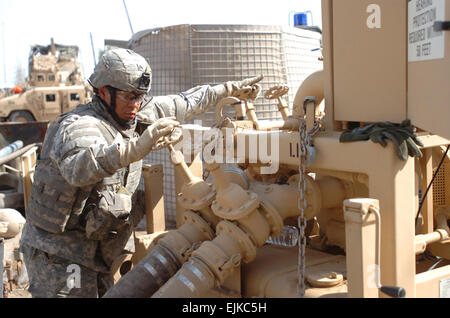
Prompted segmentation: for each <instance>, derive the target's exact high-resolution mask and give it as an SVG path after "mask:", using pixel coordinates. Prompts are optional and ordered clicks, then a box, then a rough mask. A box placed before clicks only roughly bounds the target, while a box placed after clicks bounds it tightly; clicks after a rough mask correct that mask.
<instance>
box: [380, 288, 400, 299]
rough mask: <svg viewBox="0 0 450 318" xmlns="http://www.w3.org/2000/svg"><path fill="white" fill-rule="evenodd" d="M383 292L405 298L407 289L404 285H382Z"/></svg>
mask: <svg viewBox="0 0 450 318" xmlns="http://www.w3.org/2000/svg"><path fill="white" fill-rule="evenodd" d="M380 290H381V292H382V293H384V294H386V295H388V296H391V297H393V298H405V296H406V291H405V289H404V288H403V287H397V286H381V288H380Z"/></svg>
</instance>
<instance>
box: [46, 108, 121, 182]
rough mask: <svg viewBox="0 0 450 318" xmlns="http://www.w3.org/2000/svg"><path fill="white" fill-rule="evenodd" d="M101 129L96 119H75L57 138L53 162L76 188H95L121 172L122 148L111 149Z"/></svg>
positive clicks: (64, 125) (69, 121)
mask: <svg viewBox="0 0 450 318" xmlns="http://www.w3.org/2000/svg"><path fill="white" fill-rule="evenodd" d="M99 125H100V124H99V121H98V120H96V119H95V118H92V117H88V116H85V117H79V116H73V117H71V118H68V119H67V120H65V121H64V122H63V123H62V124H61V126H60V128H59V130H58V132H57V134H56V138H55V142H54V144H53V147H52V150H51V152H50V158H51V159H52V160H53V161H54V162H55V163H56V165H57V166H58V167H59V170H60V172H61V175H62V176H63V178H64V179H65V180H66V181H67V182H68V183H69V184H71V185H73V186H76V187H84V186H87V185H91V184H95V183H97V182H99V181H101V180H102V179H103V178H105V177H110V176H112V175H113V174H114V173H115V171H117V170H118V169H120V168H121V166H120V153H119V146H120V145H119V144H116V143H113V144H112V145H108V143H107V141H106V139H105V137H104V136H103V135H102V131H101V130H100V128H99Z"/></svg>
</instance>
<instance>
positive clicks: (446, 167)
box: [106, 0, 450, 298]
mask: <svg viewBox="0 0 450 318" xmlns="http://www.w3.org/2000/svg"><path fill="white" fill-rule="evenodd" d="M425 16H426V18H424V17H425ZM322 19H323V48H322V49H323V61H324V68H323V70H322V71H318V72H316V73H313V74H311V75H310V76H309V77H308V78H307V79H306V80H305V81H304V82H303V84H302V85H301V86H300V87H299V89H298V91H297V94H296V96H295V100H294V101H293V103H292V105H288V103H287V102H286V101H285V100H284V99H283V94H285V93H286V89H285V88H284V86H283V85H282V83H280V85H279V86H274V87H273V88H272V89H270V90H269V91H267V92H264V94H265V97H266V98H273V99H275V100H277V102H278V104H279V110H280V114H281V118H282V120H280V121H263V120H258V118H257V117H256V115H255V112H254V107H253V105H252V100H254V99H255V98H256V96H255V95H257V94H259V93H262V92H260V91H259V89H258V87H253V88H249V89H248V92H247V93H248V94H247V95H246V92H243V94H242V96H238V98H236V97H229V98H226V99H224V100H222V101H220V102H219V105H218V107H217V114H216V115H217V116H216V125H215V127H214V129H213V130H215V131H218V132H220V133H217V134H216V135H215V136H216V137H215V138H211V135H210V136H209V137H207V138H205V137H204V135H205V134H207V133H209V132H210V131H211V129H209V128H205V127H199V126H195V125H185V126H184V128H185V138H184V142H183V145H180V144H178V145H176V146H175V148H173V147H171V148H170V152H171V161H172V163H173V165H174V167H175V177H176V190H177V193H178V195H177V229H175V230H170V231H168V232H164V233H160V234H157V233H155V234H154V235H155V236H154V237H155V239H154V240H153V242H152V244H151V245H150V247H149V248H148V253H147V254H146V255H145V256H144V257H143V258H142V259H141V260H140V261H139V262H138V263H137V264H136V265H135V266H134V267H133V269H132V270H131V271H129V272H128V273H127V274H126V275H124V276H123V277H122V278H121V279H120V280H119V281H118V282H117V284H116V285H115V286H114V287H113V288H112V289H111V290H110V291H109V292H108V293H107V295H106V297H139V296H147V297H148V296H152V297H180V298H181V297H244V298H247V297H248V298H251V297H267V298H279V297H283V298H295V297H310V298H313V297H314V298H315V297H352V298H354V297H357V298H360V297H368V298H378V297H434V298H439V297H449V296H450V238H449V235H450V230H449V219H450V152H449V151H448V145H449V144H450V140H449V139H450V126H449V125H448V123H447V122H448V118H450V108H448V105H449V102H450V95H449V89H448V88H449V87H450V85H449V84H450V78H449V76H448V70H449V69H450V38H449V35H448V33H447V34H446V32H447V30H448V20H449V19H450V1H449V0H434V1H418V0H413V1H406V0H371V1H368V0H359V1H356V2H355V1H353V0H334V1H333V0H323V1H322ZM445 21H447V22H445ZM422 29H424V30H425V31H424V34H423V36H424V37H425V40H423V37H422V36H420V34H416V33H415V32H420V30H422ZM427 32H428V33H427ZM427 37H429V38H427ZM427 39H428V40H427ZM227 105H229V106H227ZM227 107H228V108H231V109H233V110H234V116H227V115H225V114H226V112H225V109H227ZM407 119H408V120H410V121H409V122H408V123H411V125H412V126H413V127H414V129H415V136H414V138H413V140H414V142H415V144H416V145H419V146H418V149H419V150H420V151H416V152H414V151H411V150H410V151H407V153H408V154H409V156H408V155H406V157H404V158H401V156H399V151H400V150H402V147H405V145H407V144H397V145H396V144H395V140H394V139H391V140H388V139H389V138H388V139H386V140H385V144H384V146H382V145H381V144H380V143H379V142H374V141H376V140H375V138H374V137H370V136H368V137H367V138H366V140H358V141H354V142H342V135H343V133H344V132H347V133H349V132H352V131H358V129H359V130H360V131H364V128H365V127H366V128H367V127H372V126H370V125H373V124H378V123H389V125H391V126H392V127H403V126H402V125H404V123H405V120H407ZM355 129H356V130H355ZM367 129H368V128H367ZM393 129H394V131H395V128H393ZM390 132H392V131H390ZM198 135H203V138H202V139H201V140H202V143H201V147H200V148H201V149H200V151H198V149H197V151H193V152H192V153H189V152H188V151H186V149H187V148H189V147H188V146H189V145H192V144H194V145H195V138H196V136H198ZM217 136H219V137H217ZM385 136H388V137H389V136H390V135H389V133H388V134H387V135H385ZM407 142H408V143H411V140H408V141H407ZM230 145H231V146H230ZM409 146H410V145H408V147H409ZM193 148H194V149H195V147H193ZM405 149H406V148H404V149H403V150H405ZM180 150H181V151H180ZM230 165H232V167H231V168H230ZM204 172H206V174H207V175H208V177H207V178H206V176H205V174H204ZM204 177H205V178H204Z"/></svg>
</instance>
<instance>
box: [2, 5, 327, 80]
mask: <svg viewBox="0 0 450 318" xmlns="http://www.w3.org/2000/svg"><path fill="white" fill-rule="evenodd" d="M320 2H321V1H320V0H278V1H268V0H263V1H261V0H246V1H242V0H220V1H217V0H126V5H127V8H128V13H129V15H130V18H131V22H132V26H133V29H134V32H138V31H141V30H145V29H150V28H155V27H163V26H169V25H177V24H184V23H187V24H261V25H284V26H288V23H289V22H290V24H291V25H292V24H293V23H292V16H293V13H294V12H299V11H306V10H311V11H312V12H313V18H314V24H316V25H319V26H320V25H321V11H320ZM289 17H290V18H291V20H289ZM90 33H92V36H93V39H94V46H95V49H96V50H98V49H101V48H103V43H104V39H118V40H128V39H129V38H130V37H131V30H130V26H129V23H128V20H127V17H126V14H125V9H124V5H123V0H90V1H88V0H77V1H68V0H38V1H36V0H0V38H1V41H0V47H1V49H0V87H5V86H12V85H13V84H14V81H15V79H16V72H17V68H18V67H21V68H22V69H23V70H24V72H25V74H26V73H27V71H28V70H27V65H28V61H27V60H28V53H29V50H30V46H31V45H34V44H41V45H48V44H49V43H50V38H51V37H53V38H54V40H55V42H56V43H59V44H67V45H78V46H79V47H80V58H81V62H82V64H83V68H84V73H85V77H88V76H89V75H90V73H91V72H92V70H93V67H94V61H93V55H92V47H91V41H90ZM4 65H5V66H6V67H4ZM5 70H6V72H5ZM5 74H6V82H5Z"/></svg>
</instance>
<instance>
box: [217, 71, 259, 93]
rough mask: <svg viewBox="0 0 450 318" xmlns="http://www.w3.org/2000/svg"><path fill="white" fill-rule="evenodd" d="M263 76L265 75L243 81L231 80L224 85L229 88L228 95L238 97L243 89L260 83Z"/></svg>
mask: <svg viewBox="0 0 450 318" xmlns="http://www.w3.org/2000/svg"><path fill="white" fill-rule="evenodd" d="M263 78H264V76H263V75H259V76H257V77H250V78H246V79H243V80H242V81H229V82H226V83H225V84H224V85H225V87H226V89H227V93H228V96H234V97H237V95H239V94H240V91H241V90H242V89H245V88H247V89H248V87H252V86H255V84H257V83H259V82H260V81H261V80H262V79H263Z"/></svg>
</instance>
